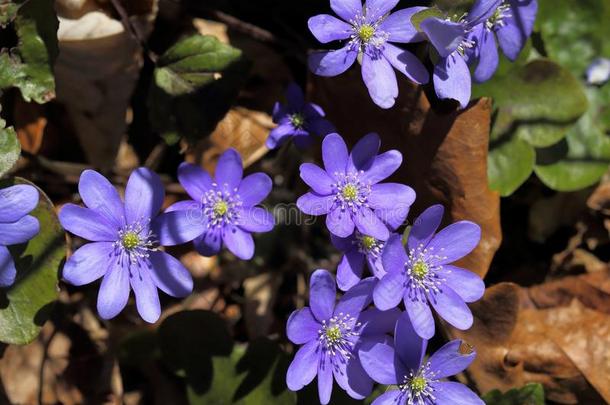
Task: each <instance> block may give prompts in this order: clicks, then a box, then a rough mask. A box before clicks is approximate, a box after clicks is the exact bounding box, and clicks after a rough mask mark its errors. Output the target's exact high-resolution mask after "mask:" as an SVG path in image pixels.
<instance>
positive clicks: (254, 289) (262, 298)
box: [243, 273, 282, 340]
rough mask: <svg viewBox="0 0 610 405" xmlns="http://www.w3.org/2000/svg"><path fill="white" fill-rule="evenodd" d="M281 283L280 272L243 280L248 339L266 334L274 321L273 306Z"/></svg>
mask: <svg viewBox="0 0 610 405" xmlns="http://www.w3.org/2000/svg"><path fill="white" fill-rule="evenodd" d="M281 283H282V277H281V274H280V275H278V274H273V273H263V274H260V275H258V276H254V277H250V278H247V279H246V280H244V282H243V286H244V296H245V298H246V304H245V308H244V310H245V313H244V317H245V320H246V328H247V329H248V336H249V337H250V340H254V339H255V338H257V337H260V336H267V334H268V332H269V329H270V328H271V325H272V323H273V321H274V316H273V306H274V305H275V300H276V298H277V291H278V288H279V287H280V284H281Z"/></svg>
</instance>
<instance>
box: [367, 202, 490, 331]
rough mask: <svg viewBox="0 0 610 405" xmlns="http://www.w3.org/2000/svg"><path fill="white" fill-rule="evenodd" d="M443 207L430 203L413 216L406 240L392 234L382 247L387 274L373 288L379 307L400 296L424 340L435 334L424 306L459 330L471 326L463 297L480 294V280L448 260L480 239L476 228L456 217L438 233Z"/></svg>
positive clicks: (384, 307) (469, 298) (387, 306)
mask: <svg viewBox="0 0 610 405" xmlns="http://www.w3.org/2000/svg"><path fill="white" fill-rule="evenodd" d="M442 217H443V207H442V206H441V205H433V206H432V207H430V208H428V209H427V210H426V211H424V212H423V213H422V214H421V215H420V216H419V218H417V219H416V220H415V223H414V224H413V228H411V232H410V233H409V238H408V242H407V247H408V253H407V252H405V248H404V247H403V245H402V241H401V237H400V235H393V236H392V237H391V238H390V239H389V240H388V242H387V243H386V246H385V248H384V250H383V256H382V260H383V267H384V269H385V270H386V271H387V274H386V275H385V276H384V277H383V278H382V279H381V281H379V283H378V284H377V286H376V287H375V291H374V293H373V299H374V302H375V306H376V307H377V308H379V309H380V310H382V311H383V310H387V309H390V308H394V307H396V306H397V305H398V304H399V303H400V301H401V300H404V303H405V308H406V310H407V313H408V314H409V317H410V318H411V321H412V322H413V327H414V328H415V330H416V331H417V333H418V334H419V335H420V336H421V337H423V338H424V339H430V338H431V337H432V336H433V335H434V318H433V317H432V312H431V310H430V307H429V305H432V307H434V309H435V310H436V312H437V313H438V314H439V315H440V316H441V318H443V319H444V320H446V321H447V322H449V323H450V324H451V325H453V326H455V327H456V328H458V329H461V330H465V329H468V328H470V326H472V313H471V312H470V309H469V308H468V306H467V305H466V304H465V302H474V301H476V300H478V299H479V298H481V297H482V296H483V293H484V292H485V285H484V284H483V281H482V280H481V278H480V277H479V276H477V275H476V274H474V273H472V272H470V271H468V270H464V269H462V268H459V267H456V266H453V265H451V264H450V263H453V262H454V261H456V260H458V259H461V258H462V257H464V256H466V255H467V254H468V253H470V252H471V251H472V250H473V249H474V248H475V247H476V246H477V244H478V243H479V240H480V239H481V229H480V228H479V226H478V225H477V224H475V223H473V222H470V221H459V222H456V223H454V224H451V225H449V226H448V227H446V228H444V229H443V230H441V231H440V232H438V233H437V234H435V232H436V229H437V228H438V226H439V224H440V223H441V219H442Z"/></svg>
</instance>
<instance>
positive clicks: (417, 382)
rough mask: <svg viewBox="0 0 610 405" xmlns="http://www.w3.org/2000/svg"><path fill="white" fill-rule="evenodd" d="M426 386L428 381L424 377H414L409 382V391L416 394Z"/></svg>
mask: <svg viewBox="0 0 610 405" xmlns="http://www.w3.org/2000/svg"><path fill="white" fill-rule="evenodd" d="M427 386H428V382H427V381H426V379H425V378H424V377H421V376H419V377H414V378H413V379H412V380H411V381H410V382H409V388H411V392H413V393H414V394H416V395H417V394H421V393H422V392H424V390H425V389H426V387H427Z"/></svg>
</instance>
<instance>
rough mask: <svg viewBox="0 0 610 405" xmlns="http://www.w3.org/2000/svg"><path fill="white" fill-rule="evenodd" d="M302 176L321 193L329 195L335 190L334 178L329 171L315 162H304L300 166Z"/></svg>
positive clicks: (314, 189)
mask: <svg viewBox="0 0 610 405" xmlns="http://www.w3.org/2000/svg"><path fill="white" fill-rule="evenodd" d="M300 172H301V178H302V179H303V181H304V182H305V183H306V184H307V185H308V186H309V187H311V189H312V190H313V191H315V192H316V193H318V194H320V195H328V194H330V193H332V192H333V186H332V184H333V179H331V178H330V176H329V175H328V173H326V172H325V171H324V170H322V169H321V168H320V167H318V166H316V165H314V164H313V163H303V164H302V165H301V167H300Z"/></svg>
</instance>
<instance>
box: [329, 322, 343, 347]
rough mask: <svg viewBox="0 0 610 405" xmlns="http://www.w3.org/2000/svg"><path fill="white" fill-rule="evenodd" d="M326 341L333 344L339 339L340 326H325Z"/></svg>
mask: <svg viewBox="0 0 610 405" xmlns="http://www.w3.org/2000/svg"><path fill="white" fill-rule="evenodd" d="M325 333H326V341H327V342H330V343H331V344H335V343H337V342H339V341H340V340H341V335H342V334H341V328H340V327H339V326H337V325H333V326H331V327H329V328H326V332H325Z"/></svg>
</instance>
